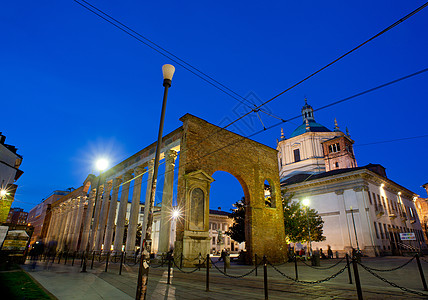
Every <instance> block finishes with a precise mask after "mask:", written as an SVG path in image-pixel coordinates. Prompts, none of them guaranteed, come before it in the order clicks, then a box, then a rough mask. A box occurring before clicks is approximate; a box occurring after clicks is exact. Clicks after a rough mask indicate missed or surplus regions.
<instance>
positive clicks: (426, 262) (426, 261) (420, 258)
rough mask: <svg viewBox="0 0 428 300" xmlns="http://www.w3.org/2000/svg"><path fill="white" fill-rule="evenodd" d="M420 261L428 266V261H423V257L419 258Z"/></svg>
mask: <svg viewBox="0 0 428 300" xmlns="http://www.w3.org/2000/svg"><path fill="white" fill-rule="evenodd" d="M419 259H420V260H422V261H423V262H424V263H427V264H428V261H426V260H425V259H423V257H419Z"/></svg>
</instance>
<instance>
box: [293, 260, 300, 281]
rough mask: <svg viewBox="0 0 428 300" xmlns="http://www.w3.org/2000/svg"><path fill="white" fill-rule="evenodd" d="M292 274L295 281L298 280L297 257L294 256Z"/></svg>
mask: <svg viewBox="0 0 428 300" xmlns="http://www.w3.org/2000/svg"><path fill="white" fill-rule="evenodd" d="M294 273H296V280H299V272H297V255H295V256H294Z"/></svg>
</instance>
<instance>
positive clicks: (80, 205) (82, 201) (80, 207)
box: [70, 196, 86, 251]
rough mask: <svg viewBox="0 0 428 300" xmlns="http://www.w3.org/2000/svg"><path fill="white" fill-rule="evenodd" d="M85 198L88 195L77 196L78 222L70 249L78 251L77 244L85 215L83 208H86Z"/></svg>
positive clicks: (75, 225)
mask: <svg viewBox="0 0 428 300" xmlns="http://www.w3.org/2000/svg"><path fill="white" fill-rule="evenodd" d="M85 200H86V197H83V196H81V197H78V198H77V201H78V202H77V215H76V222H75V224H74V230H73V231H74V235H73V239H72V242H71V246H70V250H72V251H76V250H77V245H78V244H79V237H80V228H82V219H83V218H82V217H83V210H84V208H85Z"/></svg>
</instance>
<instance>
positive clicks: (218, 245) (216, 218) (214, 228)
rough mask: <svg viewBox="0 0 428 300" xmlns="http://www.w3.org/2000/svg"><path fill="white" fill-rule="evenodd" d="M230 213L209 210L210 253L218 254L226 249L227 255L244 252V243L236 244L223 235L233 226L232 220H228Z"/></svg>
mask: <svg viewBox="0 0 428 300" xmlns="http://www.w3.org/2000/svg"><path fill="white" fill-rule="evenodd" d="M229 215H230V213H228V212H225V211H221V209H220V207H219V209H218V210H214V209H210V219H209V220H210V227H209V234H210V238H211V242H210V249H211V250H210V252H211V253H220V252H221V250H223V249H227V250H228V251H229V253H238V252H239V251H240V250H245V242H243V243H238V242H236V241H234V240H233V239H231V238H230V237H229V236H228V235H226V234H225V232H226V231H228V230H229V228H230V227H231V226H232V225H233V219H231V218H229Z"/></svg>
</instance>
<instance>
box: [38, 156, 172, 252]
mask: <svg viewBox="0 0 428 300" xmlns="http://www.w3.org/2000/svg"><path fill="white" fill-rule="evenodd" d="M176 157H177V152H176V151H174V150H171V149H170V150H167V151H166V152H165V175H164V188H163V195H162V209H161V231H160V240H159V248H158V249H159V251H158V252H161V253H166V252H168V251H169V250H170V249H169V248H170V244H169V241H170V232H171V221H170V213H171V210H172V197H173V182H174V165H175V159H176ZM153 165H154V160H153V159H152V160H149V161H148V162H146V163H144V164H143V165H138V166H135V167H133V168H132V169H126V170H123V171H122V172H121V173H120V175H119V176H115V175H111V174H108V177H107V178H105V177H103V176H99V177H97V178H95V179H93V180H92V181H91V182H90V185H91V187H90V189H89V190H88V192H89V194H88V195H87V196H86V195H83V193H80V194H82V195H80V196H75V197H70V196H69V197H67V196H64V197H63V198H61V199H64V201H58V202H59V203H55V204H53V208H52V215H51V220H50V223H49V228H48V232H47V235H46V240H45V242H46V243H49V242H50V241H56V242H57V251H87V250H89V251H99V252H103V253H107V252H109V251H112V252H113V254H117V253H120V252H121V251H122V249H123V248H122V247H123V246H125V251H126V254H127V255H134V254H135V249H136V246H135V243H136V235H137V226H138V223H139V215H140V198H141V188H142V183H143V175H144V174H145V173H148V176H147V177H148V180H147V192H146V196H145V199H146V203H148V199H149V197H150V195H149V192H150V188H151V181H152V176H153ZM100 179H101V180H104V182H98V180H100ZM130 187H133V193H132V198H131V199H128V198H129V194H130V193H129V190H130ZM82 188H83V187H82ZM119 193H120V199H119ZM95 198H97V199H95ZM61 199H60V200H61ZM129 200H131V201H129ZM128 202H131V209H130V215H129V220H127V219H126V213H127V206H128ZM147 215H148V209H144V218H143V232H142V239H141V240H143V237H144V236H145V229H146V227H147V224H146V221H147ZM127 221H128V231H127V236H126V242H125V243H124V234H125V227H126V223H127ZM88 246H89V249H88ZM140 247H141V245H140Z"/></svg>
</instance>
